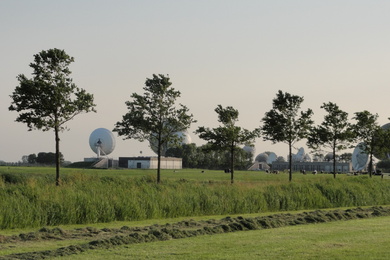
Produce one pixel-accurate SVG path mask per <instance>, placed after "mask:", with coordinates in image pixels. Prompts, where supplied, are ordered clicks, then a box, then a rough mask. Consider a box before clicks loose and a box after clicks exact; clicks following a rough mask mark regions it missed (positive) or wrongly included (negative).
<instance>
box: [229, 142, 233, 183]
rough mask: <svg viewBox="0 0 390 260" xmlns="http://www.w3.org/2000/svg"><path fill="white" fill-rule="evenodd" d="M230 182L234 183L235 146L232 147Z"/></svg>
mask: <svg viewBox="0 0 390 260" xmlns="http://www.w3.org/2000/svg"><path fill="white" fill-rule="evenodd" d="M230 183H231V184H233V183H234V146H232V147H231V149H230Z"/></svg>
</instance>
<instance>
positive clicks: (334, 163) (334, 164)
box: [333, 144, 336, 179]
mask: <svg viewBox="0 0 390 260" xmlns="http://www.w3.org/2000/svg"><path fill="white" fill-rule="evenodd" d="M333 178H334V179H336V145H335V144H333Z"/></svg>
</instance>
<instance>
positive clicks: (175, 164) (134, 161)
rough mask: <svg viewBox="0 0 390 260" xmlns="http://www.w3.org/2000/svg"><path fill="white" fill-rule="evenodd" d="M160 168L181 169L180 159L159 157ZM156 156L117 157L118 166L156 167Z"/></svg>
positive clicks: (132, 167)
mask: <svg viewBox="0 0 390 260" xmlns="http://www.w3.org/2000/svg"><path fill="white" fill-rule="evenodd" d="M160 162H161V165H160V166H161V169H182V165H183V163H182V159H181V158H175V157H161V161H160ZM157 164H158V160H157V157H141V156H138V157H119V167H121V168H129V169H157Z"/></svg>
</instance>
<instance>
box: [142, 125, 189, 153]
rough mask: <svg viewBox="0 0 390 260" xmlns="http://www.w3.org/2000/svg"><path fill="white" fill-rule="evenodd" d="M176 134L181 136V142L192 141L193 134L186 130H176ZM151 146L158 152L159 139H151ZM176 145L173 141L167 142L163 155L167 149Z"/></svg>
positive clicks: (187, 142)
mask: <svg viewBox="0 0 390 260" xmlns="http://www.w3.org/2000/svg"><path fill="white" fill-rule="evenodd" d="M152 135H153V136H156V134H152ZM175 135H176V136H177V137H179V138H180V141H179V143H180V144H190V143H192V139H191V136H190V135H189V134H188V133H187V132H186V131H179V132H176V133H175ZM149 144H150V148H151V149H152V151H153V152H155V153H156V154H157V141H156V140H149ZM173 146H174V145H173V143H169V144H165V145H164V146H163V148H162V155H163V156H164V155H165V153H166V151H167V150H168V149H169V148H172V147H173Z"/></svg>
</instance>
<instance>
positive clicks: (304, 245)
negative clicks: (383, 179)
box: [61, 217, 390, 260]
mask: <svg viewBox="0 0 390 260" xmlns="http://www.w3.org/2000/svg"><path fill="white" fill-rule="evenodd" d="M389 234H390V217H377V218H371V219H359V220H349V221H340V222H330V223H322V224H310V225H300V226H290V227H284V228H276V229H265V230H257V231H241V232H235V233H227V234H219V235H210V236H200V237H193V238H186V239H178V240H169V241H163V242H153V243H144V244H134V245H126V246H119V247H114V248H112V249H104V250H90V251H88V252H85V253H83V254H80V255H73V256H70V257H62V258H61V259H105V260H107V259H389V257H390V235H389Z"/></svg>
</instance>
